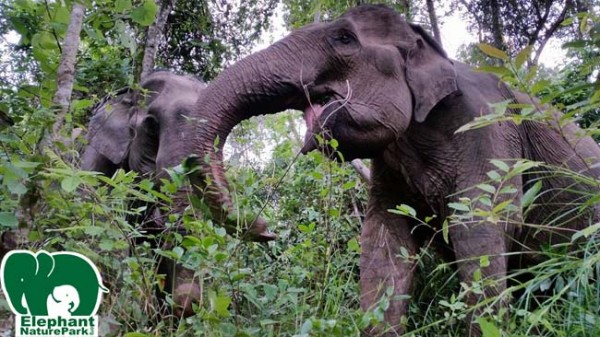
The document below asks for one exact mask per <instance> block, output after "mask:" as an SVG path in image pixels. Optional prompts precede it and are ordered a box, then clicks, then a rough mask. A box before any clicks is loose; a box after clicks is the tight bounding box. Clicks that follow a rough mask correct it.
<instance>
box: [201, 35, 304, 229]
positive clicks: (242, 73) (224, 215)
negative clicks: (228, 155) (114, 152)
mask: <svg viewBox="0 0 600 337" xmlns="http://www.w3.org/2000/svg"><path fill="white" fill-rule="evenodd" d="M293 46H295V44H294V43H293V41H292V43H290V41H286V42H285V43H283V42H280V43H277V44H275V45H273V46H271V47H270V48H268V49H266V50H263V51H262V52H259V53H256V54H253V55H251V56H249V57H247V58H245V59H243V60H241V61H240V62H237V63H236V64H234V65H233V66H231V67H230V68H228V69H227V70H225V71H224V72H223V73H222V74H221V75H220V76H219V77H217V78H216V79H215V81H214V82H213V83H212V84H211V85H210V86H209V87H208V88H207V89H206V90H205V91H203V92H202V95H201V97H200V99H199V100H198V102H201V103H199V104H198V106H197V107H196V108H197V109H199V110H200V111H195V115H196V116H203V115H204V116H206V115H208V114H213V115H216V116H214V117H213V118H210V119H209V120H207V121H206V122H205V123H202V125H201V126H200V131H199V132H196V133H195V134H197V135H199V136H198V137H199V139H197V142H196V144H197V146H198V148H199V151H198V152H197V153H199V154H200V158H199V161H200V162H199V163H198V164H199V167H200V173H201V176H200V177H198V176H197V177H195V181H193V182H194V184H195V185H197V186H199V187H200V189H201V191H200V192H202V193H203V194H204V198H205V199H206V200H207V202H208V204H209V206H210V208H211V211H212V214H213V217H215V218H216V220H217V221H221V222H223V223H226V224H229V225H230V226H237V225H240V224H241V225H242V228H254V229H258V230H259V232H260V229H262V228H264V227H266V221H265V220H264V219H262V218H260V217H258V216H251V217H247V218H245V219H240V218H239V217H238V215H237V214H238V212H237V211H236V209H235V207H234V204H233V201H232V198H231V196H230V194H229V184H228V182H227V179H226V178H225V170H224V167H223V152H222V150H223V145H224V144H225V141H226V139H227V136H228V135H229V133H230V132H231V129H232V128H233V127H234V126H235V125H237V124H239V123H240V122H241V121H242V120H244V119H247V118H250V117H252V116H257V115H263V114H272V113H276V112H279V111H282V110H284V109H287V108H296V109H301V108H303V107H304V105H305V101H304V100H302V99H301V97H303V96H302V83H303V80H302V78H304V79H307V82H306V83H308V82H309V81H310V80H311V78H312V74H308V73H303V70H302V67H301V66H298V65H301V64H302V62H303V61H304V62H307V60H306V59H304V60H303V59H302V53H301V52H300V51H298V50H295V49H294V48H293ZM313 54H314V53H313ZM309 62H310V61H309ZM294 67H297V72H291V71H290V68H291V69H293V68H294ZM291 73H293V74H294V75H290V74H291ZM279 97H284V98H283V99H282V98H279ZM246 234H249V233H243V235H246Z"/></svg>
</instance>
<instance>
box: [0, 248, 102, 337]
mask: <svg viewBox="0 0 600 337" xmlns="http://www.w3.org/2000/svg"><path fill="white" fill-rule="evenodd" d="M0 283H2V291H3V292H4V295H5V296H6V299H7V302H8V305H9V307H10V309H11V311H12V312H13V313H14V314H15V316H16V324H15V326H16V331H15V332H16V334H15V336H16V337H38V336H55V337H73V336H78V337H98V317H97V316H96V313H97V311H98V307H99V306H100V302H101V299H102V293H107V292H108V289H107V288H106V287H105V286H104V285H102V278H101V276H100V272H99V271H98V268H97V267H96V265H94V263H93V262H92V261H91V260H90V259H89V258H87V257H86V256H84V255H81V254H79V253H75V252H55V253H48V252H46V251H43V250H42V251H39V252H37V253H33V252H30V251H28V250H13V251H11V252H9V253H8V254H6V256H5V257H4V259H3V260H2V264H0Z"/></svg>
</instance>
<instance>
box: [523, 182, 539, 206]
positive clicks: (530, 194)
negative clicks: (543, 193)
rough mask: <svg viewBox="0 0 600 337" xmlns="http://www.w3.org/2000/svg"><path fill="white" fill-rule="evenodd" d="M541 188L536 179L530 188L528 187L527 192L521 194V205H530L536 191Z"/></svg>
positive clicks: (536, 193)
mask: <svg viewBox="0 0 600 337" xmlns="http://www.w3.org/2000/svg"><path fill="white" fill-rule="evenodd" d="M541 189H542V182H541V181H538V182H536V183H535V184H534V185H533V186H531V188H529V189H528V190H527V192H525V193H524V194H523V196H522V197H521V207H523V208H525V207H527V206H529V205H531V203H532V202H533V200H534V199H535V197H536V196H537V195H538V193H539V192H540V190H541Z"/></svg>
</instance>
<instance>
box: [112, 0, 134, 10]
mask: <svg viewBox="0 0 600 337" xmlns="http://www.w3.org/2000/svg"><path fill="white" fill-rule="evenodd" d="M131 7H132V5H131V0H117V1H115V12H117V13H123V12H125V11H128V10H130V9H131Z"/></svg>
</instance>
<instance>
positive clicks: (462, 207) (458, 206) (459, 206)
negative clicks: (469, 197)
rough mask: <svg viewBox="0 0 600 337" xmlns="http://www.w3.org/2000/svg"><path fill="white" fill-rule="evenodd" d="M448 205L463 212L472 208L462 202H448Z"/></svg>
mask: <svg viewBox="0 0 600 337" xmlns="http://www.w3.org/2000/svg"><path fill="white" fill-rule="evenodd" d="M448 207H450V208H452V209H455V210H457V211H463V212H468V211H470V210H471V209H470V208H469V206H468V205H465V204H463V203H460V202H451V203H449V204H448Z"/></svg>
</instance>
